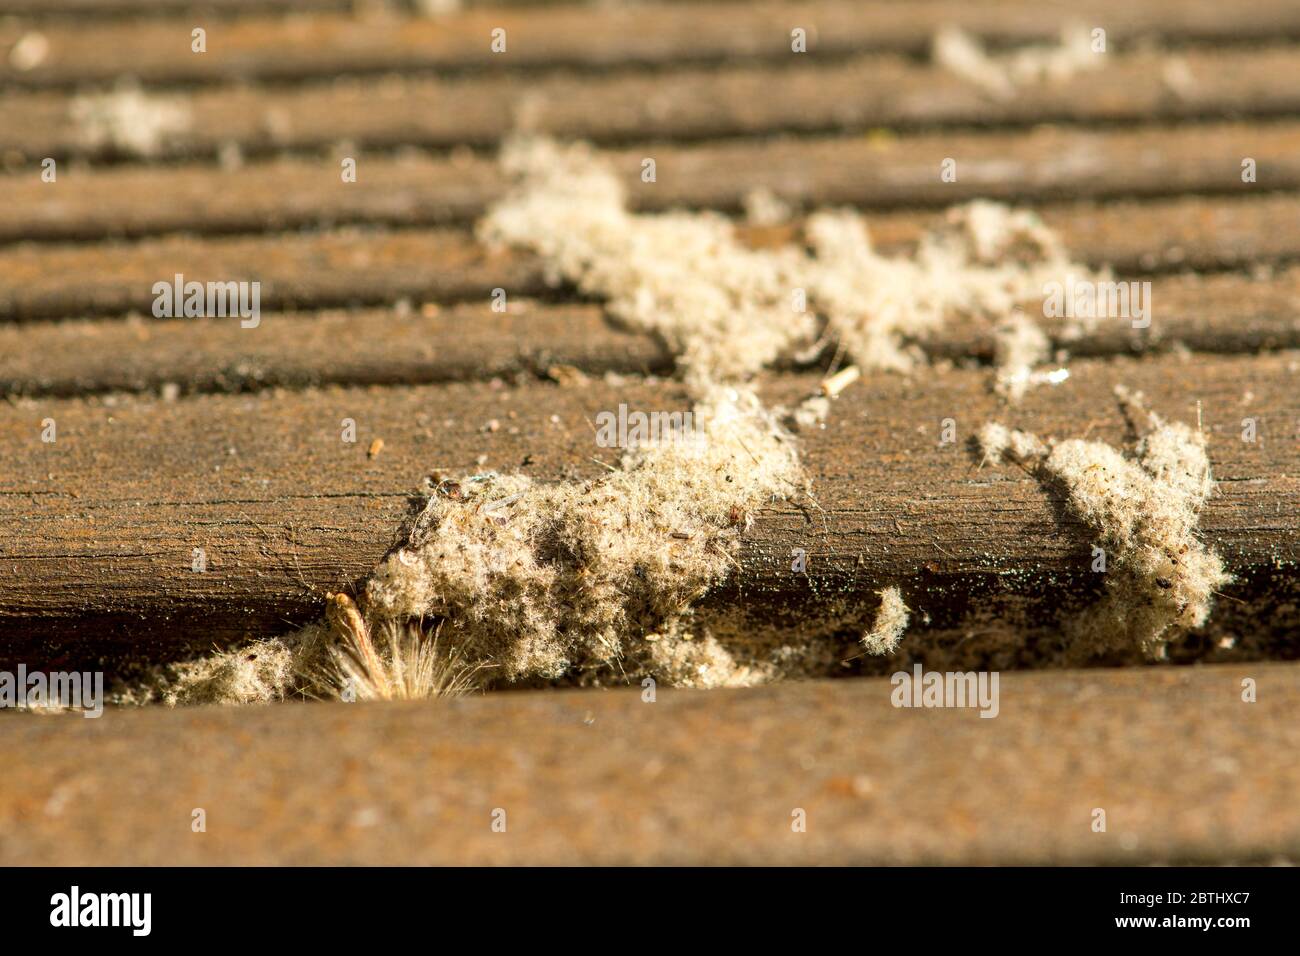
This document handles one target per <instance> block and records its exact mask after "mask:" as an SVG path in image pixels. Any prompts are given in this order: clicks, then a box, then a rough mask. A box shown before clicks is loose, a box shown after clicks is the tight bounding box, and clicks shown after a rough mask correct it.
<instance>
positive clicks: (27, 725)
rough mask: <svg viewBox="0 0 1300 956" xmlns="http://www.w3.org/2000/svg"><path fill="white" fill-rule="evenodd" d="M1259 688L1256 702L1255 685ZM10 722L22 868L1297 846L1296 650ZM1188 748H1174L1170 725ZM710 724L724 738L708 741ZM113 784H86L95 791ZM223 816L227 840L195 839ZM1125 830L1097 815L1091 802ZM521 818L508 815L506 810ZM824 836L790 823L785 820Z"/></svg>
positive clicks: (1083, 859) (916, 860)
mask: <svg viewBox="0 0 1300 956" xmlns="http://www.w3.org/2000/svg"><path fill="white" fill-rule="evenodd" d="M1245 677H1251V678H1253V679H1254V680H1256V681H1257V683H1258V702H1257V703H1253V704H1246V703H1243V702H1242V701H1241V681H1242V679H1243V678H1245ZM891 690H892V687H891V685H890V683H889V682H888V681H887V680H884V679H878V680H872V679H866V680H855V681H817V682H804V683H797V684H784V685H780V686H776V687H770V688H762V689H758V690H749V691H743V692H737V691H708V692H698V691H667V690H660V691H659V692H658V695H657V698H656V700H655V702H654V703H653V704H647V703H644V702H642V699H641V696H640V692H639V689H638V690H637V691H623V692H614V693H609V692H600V691H590V692H576V691H575V692H554V691H550V692H537V693H512V694H498V695H494V696H489V697H487V698H474V699H467V700H453V701H439V702H432V703H407V704H341V703H337V704H305V705H289V706H283V707H275V708H241V709H224V710H223V709H219V708H211V707H205V708H197V709H193V710H186V711H171V712H167V711H158V710H154V711H143V712H141V711H136V712H109V713H106V714H105V715H104V716H103V717H102V718H101V719H99V720H83V719H82V718H81V717H79V716H75V715H73V716H69V717H66V718H57V719H56V718H46V719H31V718H27V719H24V718H21V717H18V718H15V717H11V716H9V715H3V717H0V719H4V720H5V721H6V726H5V728H4V732H5V748H6V756H7V758H8V766H9V767H11V768H12V773H13V775H14V778H15V779H18V780H21V781H22V782H23V784H22V786H21V787H6V788H5V789H4V791H3V795H0V862H3V863H4V864H6V865H15V864H31V863H36V862H40V863H44V864H50V865H65V866H66V865H77V866H87V865H100V866H103V865H109V866H120V865H158V864H170V865H176V864H181V865H196V864H206V865H231V864H233V865H240V866H250V865H252V866H259V865H283V864H298V865H304V864H314V865H338V864H366V865H388V866H392V865H426V864H452V865H465V864H516V865H562V864H593V863H602V864H627V863H636V864H688V865H718V864H823V865H824V864H850V863H852V864H912V865H918V864H964V865H968V866H969V865H989V864H1021V865H1025V864H1037V865H1044V864H1074V865H1083V864H1112V865H1132V864H1152V863H1156V864H1160V863H1163V864H1179V863H1183V864H1186V863H1202V864H1204V863H1213V864H1224V863H1238V864H1244V863H1255V864H1275V863H1280V862H1285V861H1287V860H1290V861H1292V862H1294V861H1295V859H1296V858H1297V856H1298V855H1300V825H1298V824H1297V816H1296V814H1295V812H1294V810H1295V793H1296V790H1297V788H1300V762H1297V761H1296V760H1295V759H1294V755H1295V752H1296V750H1297V748H1300V723H1298V722H1297V721H1296V720H1294V714H1295V712H1296V709H1297V707H1300V665H1297V664H1291V665H1282V664H1252V665H1249V666H1243V665H1224V666H1217V667H1204V668H1181V669H1177V670H1170V669H1165V670H1158V671H1157V670H1149V669H1148V670H1142V671H1131V670H1130V671H1119V670H1109V671H1091V672H1087V673H1077V672H1070V673H1051V674H1044V673H1038V674H1013V673H1004V674H1002V675H1001V678H1000V681H999V697H1000V705H1001V707H1000V712H999V715H998V717H997V718H996V719H993V720H985V719H981V718H980V717H979V716H978V714H977V713H976V712H975V711H973V710H969V709H961V708H946V709H945V708H940V709H930V710H924V709H910V708H909V709H902V708H894V707H892V706H890V703H889V695H890V691H891ZM1174 732H1176V733H1177V737H1178V743H1177V745H1176V746H1174V745H1171V742H1170V735H1171V733H1174ZM704 741H707V745H702V742H704ZM91 796H93V799H91ZM196 807H202V808H203V809H204V810H205V811H206V825H207V831H206V832H205V833H202V834H194V833H192V832H191V828H190V823H191V820H192V816H191V814H192V812H193V810H194V809H195V808H196ZM1097 807H1100V808H1102V809H1104V810H1105V811H1106V814H1107V821H1106V822H1107V829H1106V832H1104V833H1094V832H1093V831H1092V827H1091V823H1092V820H1093V810H1094V808H1097ZM497 808H502V809H504V810H505V811H506V822H507V827H506V832H505V833H494V832H492V829H491V823H492V814H493V811H494V810H495V809H497ZM795 808H800V809H802V810H804V812H805V814H806V820H807V829H806V832H804V833H794V832H792V829H791V820H792V816H791V814H792V811H793V810H794V809H795Z"/></svg>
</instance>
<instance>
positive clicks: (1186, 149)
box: [0, 120, 1300, 242]
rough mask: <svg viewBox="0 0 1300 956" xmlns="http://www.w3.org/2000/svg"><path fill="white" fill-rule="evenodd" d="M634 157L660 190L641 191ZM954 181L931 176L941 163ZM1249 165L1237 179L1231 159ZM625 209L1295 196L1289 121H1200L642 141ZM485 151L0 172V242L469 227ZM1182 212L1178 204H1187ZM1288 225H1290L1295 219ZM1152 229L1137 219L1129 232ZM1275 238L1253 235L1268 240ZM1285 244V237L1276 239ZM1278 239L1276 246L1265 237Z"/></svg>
mask: <svg viewBox="0 0 1300 956" xmlns="http://www.w3.org/2000/svg"><path fill="white" fill-rule="evenodd" d="M645 157H652V158H654V160H655V162H656V171H657V181H656V182H654V183H643V182H641V179H640V176H641V168H642V166H641V163H642V159H643V158H645ZM950 157H951V158H953V159H955V160H956V162H957V181H956V182H942V181H941V179H940V168H941V164H942V162H943V160H944V159H946V158H950ZM1245 157H1250V158H1252V159H1254V160H1255V161H1256V163H1257V164H1258V180H1257V182H1255V183H1243V182H1242V178H1241V174H1242V170H1241V162H1242V159H1243V158H1245ZM608 159H609V162H610V164H611V168H613V169H614V170H615V171H616V172H617V173H620V174H621V175H622V176H623V178H624V179H625V181H626V183H627V188H628V199H629V202H630V203H632V204H633V205H634V206H635V207H636V208H639V209H644V210H649V211H655V210H663V209H669V208H672V207H675V206H690V207H708V208H714V209H722V210H736V209H739V208H740V207H741V206H742V205H743V202H744V199H745V197H746V196H747V195H748V194H749V193H751V192H753V191H754V190H756V189H766V190H770V191H771V192H772V193H774V194H775V195H777V196H779V197H781V198H783V199H785V200H787V201H789V202H791V203H794V204H796V205H800V206H805V207H811V206H819V205H831V204H851V205H856V206H861V207H865V208H870V209H877V210H882V209H896V208H899V207H903V208H906V207H917V206H923V207H944V206H948V205H951V204H953V203H958V202H962V201H966V200H970V199H975V198H988V199H998V200H1003V201H1007V202H1020V203H1029V202H1034V203H1046V204H1054V203H1058V202H1060V201H1061V200H1064V199H1069V200H1114V199H1143V200H1147V201H1154V200H1157V199H1172V198H1175V197H1180V196H1184V195H1185V194H1188V193H1199V194H1201V196H1202V199H1201V200H1200V201H1201V202H1205V203H1206V208H1207V209H1208V210H1213V209H1214V208H1216V207H1215V205H1214V204H1213V200H1214V198H1215V197H1218V198H1223V197H1227V196H1233V197H1241V198H1246V197H1250V196H1258V195H1260V194H1261V193H1268V192H1278V191H1283V190H1297V189H1300V121H1294V120H1290V121H1286V122H1279V123H1276V124H1272V125H1251V124H1244V123H1233V122H1227V123H1205V124H1192V125H1186V126H1177V127H1171V128H1169V129H1154V128H1143V129H1136V130H1130V129H1077V128H1066V127H1053V126H1044V127H1041V128H1036V129H1034V130H1031V131H1028V132H1007V131H995V132H979V133H975V132H961V133H923V134H909V135H906V136H897V137H894V136H883V137H879V136H842V137H841V136H821V137H803V138H778V139H774V140H770V141H767V140H765V141H751V140H738V141H722V142H710V143H703V144H671V143H659V144H649V143H647V144H643V145H642V146H640V147H630V148H627V149H618V150H613V151H611V152H609V154H608ZM506 186H507V183H506V181H505V179H504V176H503V174H502V173H501V171H500V170H499V167H498V165H497V162H496V159H495V157H490V156H479V155H474V154H455V155H452V156H449V157H430V156H423V155H412V156H404V157H400V158H392V157H386V156H372V157H366V156H364V155H361V156H359V157H358V166H357V182H355V183H344V182H342V178H341V175H340V165H339V162H338V161H337V160H336V159H333V158H324V157H322V158H320V159H313V160H306V159H303V158H300V157H298V158H282V159H278V160H275V161H271V162H265V163H262V162H259V163H252V164H249V165H246V166H243V167H240V168H234V169H222V168H218V167H214V166H213V165H211V164H186V165H180V166H174V167H158V168H152V167H124V168H114V169H94V168H91V169H81V170H76V169H65V170H64V172H63V173H62V174H61V175H60V177H59V179H58V180H57V181H56V182H54V183H44V182H41V180H40V177H39V175H38V174H37V173H36V172H35V169H34V168H33V171H30V172H27V173H24V174H14V173H11V174H9V175H7V176H5V177H3V178H0V191H2V192H3V194H4V195H5V197H6V200H7V201H6V202H5V203H4V204H3V206H0V241H9V242H13V241H16V240H22V239H93V238H100V237H103V236H143V235H149V234H153V233H160V232H175V231H184V232H207V233H220V232H248V231H263V230H277V229H290V228H297V227H300V226H304V225H322V224H330V223H339V222H345V223H355V222H365V223H380V224H403V225H432V224H451V223H465V222H468V221H470V220H473V219H475V218H477V217H478V216H479V215H480V214H481V213H482V211H483V209H484V207H485V206H486V205H487V204H488V203H490V202H492V201H493V200H494V199H496V198H498V197H499V196H500V195H502V193H503V192H504V190H505V188H506ZM1183 205H1184V206H1186V205H1187V203H1186V202H1184V203H1183ZM1291 225H1292V226H1293V225H1294V222H1293V221H1292V222H1291ZM1158 227H1159V223H1155V224H1154V225H1153V224H1149V223H1144V222H1140V221H1139V222H1134V223H1132V224H1131V228H1132V229H1138V230H1143V229H1148V228H1150V229H1153V230H1154V229H1155V228H1158ZM1271 231H1272V230H1269V229H1267V228H1261V229H1253V228H1252V230H1251V232H1252V234H1254V233H1259V234H1260V235H1259V236H1258V237H1257V238H1256V240H1255V241H1257V242H1259V241H1265V240H1266V238H1267V235H1268V233H1269V232H1271ZM1284 232H1285V233H1286V234H1287V235H1294V229H1293V228H1291V229H1287V230H1285V231H1284ZM1274 241H1276V240H1274Z"/></svg>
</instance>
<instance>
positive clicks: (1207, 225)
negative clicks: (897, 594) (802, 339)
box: [0, 194, 1300, 321]
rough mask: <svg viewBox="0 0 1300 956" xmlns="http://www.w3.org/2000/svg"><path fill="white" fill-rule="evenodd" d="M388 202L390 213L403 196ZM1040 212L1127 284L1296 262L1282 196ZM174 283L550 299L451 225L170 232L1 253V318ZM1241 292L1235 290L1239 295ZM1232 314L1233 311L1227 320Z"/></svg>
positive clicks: (907, 218)
mask: <svg viewBox="0 0 1300 956" xmlns="http://www.w3.org/2000/svg"><path fill="white" fill-rule="evenodd" d="M392 199H393V202H394V204H395V205H400V204H401V203H402V200H403V197H402V196H401V195H400V194H399V195H397V196H394V197H392ZM1039 211H1040V212H1041V215H1042V218H1043V220H1044V221H1045V222H1046V223H1047V225H1049V226H1051V227H1052V228H1053V229H1055V230H1056V231H1057V232H1058V233H1059V234H1060V235H1061V236H1062V237H1063V239H1064V241H1065V244H1066V246H1067V248H1068V250H1069V252H1070V253H1071V255H1072V256H1073V257H1075V258H1076V259H1078V260H1081V261H1083V262H1086V263H1089V264H1092V265H1110V266H1113V267H1114V268H1115V269H1116V270H1117V271H1119V272H1120V273H1123V274H1127V275H1145V274H1154V275H1161V274H1169V273H1172V272H1177V271H1181V270H1187V269H1198V270H1209V271H1217V270H1224V269H1235V268H1245V267H1248V266H1253V267H1258V268H1263V267H1265V266H1267V265H1268V264H1269V263H1280V264H1285V263H1287V262H1290V261H1292V260H1294V259H1295V258H1296V257H1297V254H1300V231H1298V230H1297V229H1296V223H1297V222H1300V196H1296V195H1291V194H1281V195H1261V196H1252V197H1248V198H1240V199H1236V198H1234V199H1219V200H1202V199H1193V198H1187V197H1183V198H1178V199H1171V200H1153V201H1149V202H1128V203H1106V204H1101V205H1097V204H1092V203H1067V204H1064V205H1061V206H1054V207H1046V208H1040V209H1039ZM0 215H2V214H0ZM303 215H304V216H320V215H321V212H320V211H319V210H317V211H304V213H303ZM867 222H868V226H869V228H870V230H871V235H872V237H873V240H874V241H875V243H876V246H877V247H878V248H879V249H881V250H883V251H887V252H891V253H899V252H905V251H907V250H908V249H910V248H912V247H913V246H914V245H915V243H916V241H917V240H918V239H919V238H920V236H921V235H922V234H923V233H924V232H925V231H926V230H927V229H933V228H935V227H937V226H939V225H941V224H942V214H941V213H938V212H916V211H901V212H882V213H878V214H873V215H870V216H869V217H868V220H867ZM740 236H741V238H742V240H743V241H745V242H747V243H749V244H751V245H754V246H770V245H777V244H781V243H788V242H792V241H797V240H798V239H799V232H798V228H797V225H792V226H782V227H775V228H742V229H741V230H740ZM177 273H179V274H181V275H183V276H184V277H185V279H186V280H188V281H197V282H207V281H222V282H225V281H258V282H260V283H261V287H260V288H261V292H260V294H261V306H262V308H263V309H267V310H284V309H320V308H330V307H339V306H365V305H380V304H393V303H396V302H398V301H399V300H401V299H413V300H431V301H435V302H440V303H443V304H450V303H454V302H458V301H462V300H465V299H479V300H480V301H486V299H487V297H488V296H489V295H490V293H491V291H492V290H493V289H496V288H502V289H505V290H506V291H507V294H508V295H510V296H530V295H552V294H554V292H553V291H552V290H551V289H550V287H549V286H548V284H547V281H546V275H545V271H544V269H543V268H542V265H541V263H540V261H539V260H538V259H537V258H536V257H535V256H533V255H531V254H529V253H521V252H514V251H510V250H489V249H486V248H484V247H482V246H480V245H478V244H477V243H476V242H474V240H473V239H472V238H471V237H470V235H469V234H468V232H466V231H462V230H459V229H455V228H432V229H428V228H416V229H401V230H396V231H390V232H383V231H375V230H366V229H361V228H359V227H358V228H343V229H337V230H332V231H328V232H317V233H301V234H276V235H250V236H207V237H202V238H200V237H194V236H187V235H169V236H162V237H155V238H148V239H143V240H140V241H137V242H123V243H114V242H110V243H97V244H84V243H81V244H45V243H19V244H14V245H11V246H9V247H7V248H0V320H11V321H13V320H17V321H30V320H39V319H61V318H77V317H87V316H100V315H122V314H125V313H128V312H132V311H135V312H139V313H141V314H144V315H150V314H151V312H152V306H153V302H154V299H155V295H154V292H153V286H154V283H156V282H160V281H172V280H173V277H174V276H175V275H176V274H177ZM1248 285H1249V283H1246V282H1244V281H1243V283H1242V286H1241V287H1242V288H1243V289H1244V288H1246V287H1247V286H1248ZM1289 290H1290V286H1288V285H1286V284H1285V283H1283V284H1281V285H1280V286H1279V288H1278V290H1277V292H1276V294H1275V296H1274V300H1273V301H1274V305H1272V306H1270V311H1274V312H1277V313H1278V314H1279V316H1280V317H1282V318H1283V320H1285V316H1287V315H1288V314H1290V313H1291V312H1293V311H1294V310H1293V309H1291V308H1290V307H1289V306H1288V305H1287V303H1288V302H1289V301H1290V299H1289ZM1252 295H1253V294H1252ZM1251 301H1255V300H1254V299H1253V298H1252V300H1251ZM1248 311H1249V309H1248ZM1234 314H1236V315H1240V314H1241V310H1239V309H1234Z"/></svg>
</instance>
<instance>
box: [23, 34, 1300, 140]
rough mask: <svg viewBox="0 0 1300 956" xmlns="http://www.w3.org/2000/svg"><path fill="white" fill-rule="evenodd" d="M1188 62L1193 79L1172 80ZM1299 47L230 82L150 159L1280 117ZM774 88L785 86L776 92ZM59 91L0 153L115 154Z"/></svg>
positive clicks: (186, 99)
mask: <svg viewBox="0 0 1300 956" xmlns="http://www.w3.org/2000/svg"><path fill="white" fill-rule="evenodd" d="M1175 66H1177V67H1178V69H1180V70H1181V71H1185V72H1184V73H1180V74H1179V75H1182V76H1185V78H1184V79H1182V80H1180V81H1179V82H1178V83H1177V84H1176V85H1175V84H1173V83H1172V82H1171V81H1170V79H1169V76H1170V75H1171V73H1170V71H1171V69H1172V68H1173V67H1175ZM1298 72H1300V51H1298V50H1297V48H1296V47H1294V46H1284V47H1272V48H1267V47H1266V48H1263V49H1245V50H1237V49H1230V50H1221V51H1207V50H1200V49H1192V50H1188V51H1186V52H1182V53H1178V54H1170V53H1168V52H1149V51H1138V52H1134V53H1113V54H1110V55H1109V57H1108V59H1107V61H1106V65H1105V67H1104V68H1103V69H1100V70H1095V71H1088V72H1083V73H1080V74H1078V75H1076V76H1073V77H1070V78H1068V79H1064V80H1060V81H1055V82H1050V83H1043V84H1038V85H1035V86H1033V87H1029V88H1026V89H1023V90H1021V91H1020V92H1019V93H1018V94H1017V95H1016V96H1015V97H1013V98H1011V99H1008V100H1001V99H998V98H995V97H991V96H989V95H988V94H987V93H985V92H984V91H982V90H981V89H979V88H978V87H976V86H974V85H972V84H971V83H970V82H969V81H967V80H965V79H963V78H961V77H959V76H956V75H954V74H952V73H950V72H948V71H946V70H944V69H941V68H938V67H935V66H932V65H929V64H918V63H916V62H914V61H912V60H909V59H907V58H905V57H900V56H895V55H888V54H885V55H878V56H868V57H859V58H854V59H852V60H849V61H846V62H830V63H822V62H819V61H818V60H817V59H816V58H798V57H796V58H794V59H793V60H792V62H791V63H790V64H785V65H767V66H763V65H747V64H737V65H724V66H721V67H718V68H714V69H702V68H685V69H677V70H673V71H672V72H669V73H663V72H661V71H652V70H639V71H637V70H631V71H624V72H619V73H615V74H611V75H610V76H608V77H606V78H603V79H602V80H601V82H599V83H592V82H591V79H590V77H588V76H584V75H581V74H575V73H563V72H561V73H557V74H555V75H549V76H544V77H532V76H521V75H512V74H505V75H485V76H475V77H466V78H461V79H437V78H426V77H413V76H401V75H395V76H387V77H383V78H378V79H359V80H358V79H353V78H348V79H344V80H338V81H325V82H322V83H313V84H310V85H306V86H296V87H289V88H275V89H259V88H249V87H233V88H219V89H202V90H197V91H193V92H190V93H186V94H181V95H180V97H179V102H180V103H182V104H183V105H184V106H185V107H186V108H187V109H188V110H189V112H190V116H191V120H190V125H189V127H188V129H186V130H185V131H184V133H180V134H177V135H175V136H172V137H170V138H166V139H163V140H162V141H161V142H160V144H159V148H158V150H157V152H156V154H155V158H157V157H163V158H176V157H209V156H214V155H217V154H218V152H219V151H220V150H222V149H223V148H226V147H228V146H229V145H230V144H236V145H238V146H239V148H240V149H241V150H242V151H243V153H244V154H245V155H246V156H254V155H262V154H266V153H271V152H276V151H280V150H295V151H308V150H321V149H324V148H328V147H332V146H333V145H334V144H336V143H339V142H341V141H347V142H350V143H353V144H356V147H357V148H359V149H363V150H364V149H389V148H393V147H396V146H421V147H429V148H451V147H455V146H460V145H471V146H480V147H484V146H491V145H493V144H495V143H498V142H500V140H501V139H502V138H504V137H505V136H507V135H509V134H510V133H512V132H514V131H515V130H517V129H518V128H519V127H520V126H526V128H528V129H530V130H532V131H535V132H540V133H546V134H548V135H551V136H556V137H559V138H564V139H586V140H592V141H595V142H598V143H603V144H615V145H618V144H625V143H632V142H638V141H646V140H656V141H658V140H674V141H683V140H702V139H718V138H723V137H727V136H754V135H767V134H772V133H780V132H786V133H798V134H809V133H823V132H829V131H846V130H857V131H860V130H867V129H877V130H878V129H883V128H904V129H908V128H917V127H923V128H924V127H932V126H939V125H945V124H953V125H981V126H1003V127H1005V126H1008V125H1023V124H1037V123H1045V122H1069V123H1094V124H1096V123H1102V124H1111V123H1153V122H1170V121H1174V120H1188V119H1205V118H1216V117H1217V118H1226V117H1231V118H1235V119H1239V120H1240V119H1244V118H1248V117H1249V118H1258V119H1261V120H1267V119H1269V118H1273V117H1278V116H1285V115H1294V114H1295V113H1296V112H1297V109H1298V108H1300V90H1298V89H1297V87H1296V85H1295V84H1291V83H1279V82H1278V77H1280V76H1291V75H1295V74H1297V73H1298ZM777 91H779V93H780V95H779V96H778V95H773V94H774V93H775V92H777ZM72 105H73V99H72V97H71V96H70V95H65V94H61V93H31V92H23V93H14V94H10V95H9V96H5V97H2V98H0V114H3V115H4V116H5V118H6V120H5V123H4V125H3V128H0V154H7V155H8V156H9V159H8V162H9V164H10V166H13V165H15V164H17V163H21V162H36V161H39V160H40V159H43V158H44V157H47V156H49V157H55V158H57V159H64V158H66V157H71V156H84V155H93V156H104V155H111V154H110V153H109V151H108V150H107V148H106V147H102V146H101V147H99V148H96V149H93V150H92V149H91V148H90V146H89V144H88V143H87V142H86V141H85V140H84V138H83V136H82V133H81V130H80V128H79V127H78V124H77V123H76V122H75V121H74V118H73V112H72Z"/></svg>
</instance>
